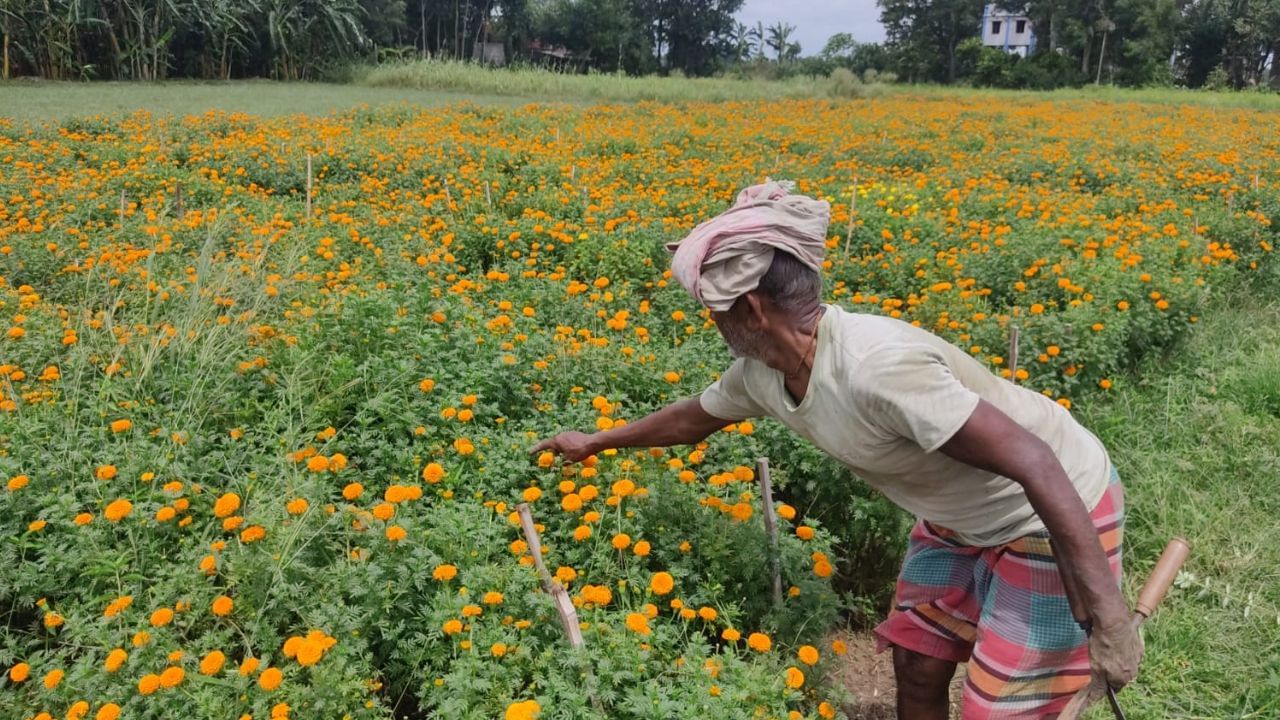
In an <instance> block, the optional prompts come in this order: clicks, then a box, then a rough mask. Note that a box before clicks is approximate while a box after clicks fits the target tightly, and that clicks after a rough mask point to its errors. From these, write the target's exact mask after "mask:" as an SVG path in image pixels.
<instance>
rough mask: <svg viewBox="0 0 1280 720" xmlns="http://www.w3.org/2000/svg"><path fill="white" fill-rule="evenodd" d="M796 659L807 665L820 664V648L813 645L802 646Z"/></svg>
mask: <svg viewBox="0 0 1280 720" xmlns="http://www.w3.org/2000/svg"><path fill="white" fill-rule="evenodd" d="M796 657H798V658H800V662H802V663H804V664H805V665H814V664H816V663H817V662H818V648H816V647H814V646H812V645H801V646H800V649H799V650H797V651H796Z"/></svg>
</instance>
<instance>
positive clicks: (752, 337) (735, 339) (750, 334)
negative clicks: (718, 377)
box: [711, 305, 769, 361]
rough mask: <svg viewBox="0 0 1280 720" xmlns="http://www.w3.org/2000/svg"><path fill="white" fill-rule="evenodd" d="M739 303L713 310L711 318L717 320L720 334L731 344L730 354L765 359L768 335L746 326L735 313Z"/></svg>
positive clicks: (726, 342) (737, 356) (736, 356)
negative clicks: (728, 307) (724, 309)
mask: <svg viewBox="0 0 1280 720" xmlns="http://www.w3.org/2000/svg"><path fill="white" fill-rule="evenodd" d="M737 307H738V305H734V307H733V308H730V309H729V310H727V311H724V312H719V311H715V310H713V311H711V319H712V320H714V321H715V323H716V328H718V329H719V330H720V336H721V337H723V338H724V342H725V344H726V345H728V346H729V354H730V355H732V356H733V357H735V358H739V357H746V358H751V359H753V360H761V361H763V360H764V354H763V352H764V345H765V343H767V342H768V340H769V338H768V335H767V334H766V333H765V332H764V331H761V330H751V329H749V328H747V327H746V324H745V323H743V322H742V321H741V320H740V319H739V318H738V317H736V315H735V313H734V309H735V308H737Z"/></svg>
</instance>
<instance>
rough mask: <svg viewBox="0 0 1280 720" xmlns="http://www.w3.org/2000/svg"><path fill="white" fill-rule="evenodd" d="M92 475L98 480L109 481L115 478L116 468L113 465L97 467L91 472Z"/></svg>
mask: <svg viewBox="0 0 1280 720" xmlns="http://www.w3.org/2000/svg"><path fill="white" fill-rule="evenodd" d="M93 474H94V476H95V477H97V478H98V479H99V480H110V479H111V478H113V477H115V476H116V466H115V465H99V466H98V467H97V469H96V470H94V471H93Z"/></svg>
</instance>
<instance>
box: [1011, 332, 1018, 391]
mask: <svg viewBox="0 0 1280 720" xmlns="http://www.w3.org/2000/svg"><path fill="white" fill-rule="evenodd" d="M1019 334H1020V330H1019V328H1018V326H1017V325H1011V326H1009V382H1011V383H1014V384H1017V382H1018V336H1019Z"/></svg>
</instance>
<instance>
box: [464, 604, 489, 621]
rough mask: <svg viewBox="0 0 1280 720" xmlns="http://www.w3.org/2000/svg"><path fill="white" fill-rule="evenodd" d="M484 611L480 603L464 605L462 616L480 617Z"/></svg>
mask: <svg viewBox="0 0 1280 720" xmlns="http://www.w3.org/2000/svg"><path fill="white" fill-rule="evenodd" d="M483 612H484V610H482V609H481V608H480V606H479V605H463V606H462V617H468V618H469V617H479V616H480V615H481V614H482V613H483Z"/></svg>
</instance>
